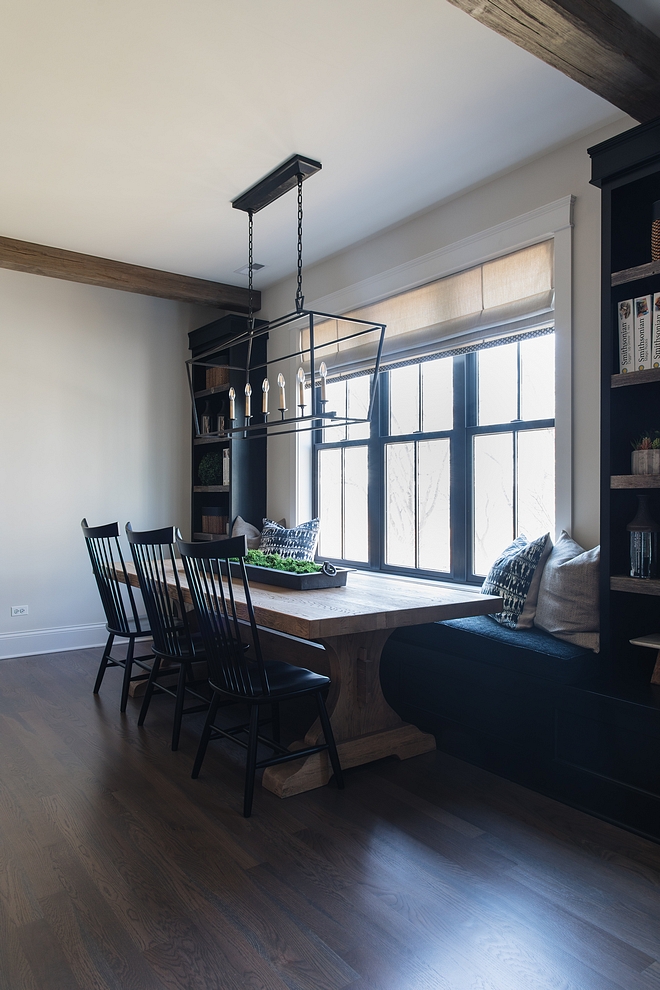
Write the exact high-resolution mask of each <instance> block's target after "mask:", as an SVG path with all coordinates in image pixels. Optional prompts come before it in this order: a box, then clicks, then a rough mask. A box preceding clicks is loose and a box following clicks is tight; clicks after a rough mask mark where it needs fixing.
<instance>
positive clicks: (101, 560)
mask: <svg viewBox="0 0 660 990" xmlns="http://www.w3.org/2000/svg"><path fill="white" fill-rule="evenodd" d="M80 525H81V527H82V531H83V536H84V537H85V543H86V544H87V550H88V552H89V558H90V560H91V562H92V572H93V574H94V577H95V579H96V584H97V587H98V589H99V594H100V596H101V603H102V605H103V611H104V612H105V618H106V622H107V624H108V628H109V629H112V630H113V631H114V632H117V633H119V634H124V635H128V634H129V633H130V632H138V633H140V632H141V631H142V627H141V626H140V617H139V615H138V610H137V608H136V606H135V598H134V595H133V589H132V587H131V586H130V584H129V583H128V575H127V573H126V564H125V563H124V557H123V555H122V552H121V546H120V543H119V524H118V523H116V522H114V523H108V525H107V526H88V525H87V520H86V519H83V520H82V522H81V523H80ZM118 570H119V571H121V572H123V575H124V582H125V583H122V582H121V581H120V580H119V578H118V576H117V571H118ZM131 619H132V620H133V622H134V624H135V628H134V629H133V630H132V629H131Z"/></svg>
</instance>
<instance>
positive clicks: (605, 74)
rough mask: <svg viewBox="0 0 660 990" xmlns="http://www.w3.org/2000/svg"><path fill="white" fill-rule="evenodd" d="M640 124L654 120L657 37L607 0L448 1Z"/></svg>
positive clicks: (659, 88)
mask: <svg viewBox="0 0 660 990" xmlns="http://www.w3.org/2000/svg"><path fill="white" fill-rule="evenodd" d="M449 2H450V3H453V4H454V6H455V7H460V9H461V10H464V11H465V12H466V13H468V14H470V16H471V17H474V18H476V20H478V21H481V23H482V24H485V25H486V26H487V27H489V28H492V29H493V31H497V33H498V34H501V35H503V36H504V37H505V38H508V39H509V41H513V42H514V43H515V44H516V45H519V46H520V47H521V48H524V49H526V51H528V52H531V53H532V55H536V56H537V58H540V59H542V60H543V61H544V62H547V63H548V65H552V66H554V68H555V69H559V70H560V71H561V72H564V73H565V74H566V75H567V76H570V77H571V79H575V81H576V82H579V83H581V84H582V85H583V86H586V88H587V89H590V90H591V91H592V92H593V93H597V94H598V96H602V97H603V98H604V99H605V100H608V101H609V102H610V103H613V104H614V106H615V107H619V108H620V109H621V110H625V112H626V113H628V114H630V116H631V117H634V118H635V120H639V121H641V122H642V123H644V122H645V121H647V120H653V119H654V118H655V117H658V116H660V38H658V37H657V36H656V35H655V34H653V32H652V31H649V29H648V28H646V27H644V25H642V24H640V23H639V21H636V20H634V18H632V17H631V16H630V15H629V14H627V13H626V12H625V10H622V9H621V7H617V5H616V4H615V3H613V2H612V0H449Z"/></svg>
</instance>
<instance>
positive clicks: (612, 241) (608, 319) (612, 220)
mask: <svg viewBox="0 0 660 990" xmlns="http://www.w3.org/2000/svg"><path fill="white" fill-rule="evenodd" d="M589 154H590V155H591V158H592V180H591V181H592V182H593V183H594V185H597V186H599V187H600V189H601V194H602V297H601V325H602V350H601V367H602V381H601V506H600V511H601V554H602V558H601V559H602V563H601V641H602V650H603V659H604V661H606V662H607V664H608V669H609V673H610V677H611V681H612V684H613V685H618V689H619V691H620V693H621V694H622V695H623V696H625V697H628V696H631V697H634V698H636V699H638V700H639V701H640V702H643V703H646V704H648V705H649V706H651V707H656V708H658V710H660V688H658V687H653V686H651V685H650V678H651V673H652V670H653V666H654V662H655V654H654V653H653V651H651V650H647V649H642V648H640V647H635V646H632V645H631V644H630V642H629V641H630V639H631V638H634V637H638V636H644V635H649V634H652V633H660V580H648V579H639V578H633V577H630V576H629V575H630V551H629V533H628V531H627V530H626V526H627V524H628V523H629V522H630V521H631V519H632V518H633V517H634V515H635V511H636V508H637V498H636V493H639V494H642V493H644V494H647V495H649V496H650V507H651V510H652V512H653V514H654V516H655V518H656V519H657V520H659V521H660V477H658V476H653V475H651V476H646V475H633V474H631V464H630V455H631V450H632V447H631V441H632V440H634V438H635V437H638V436H640V435H641V434H642V433H644V432H645V431H646V430H649V429H660V369H651V370H648V371H633V372H629V373H628V374H620V373H619V348H618V315H617V307H618V303H619V302H621V301H622V300H625V299H635V298H636V297H639V296H643V295H648V294H649V293H653V292H660V262H652V261H651V223H652V204H653V203H654V202H656V201H657V200H660V119H658V120H656V121H652V122H650V123H647V124H642V125H641V126H639V127H635V128H633V129H632V130H630V131H626V132H625V133H624V134H620V135H618V136H617V137H615V138H611V139H610V140H609V141H605V142H604V143H603V144H599V145H597V146H596V147H593V148H590V149H589Z"/></svg>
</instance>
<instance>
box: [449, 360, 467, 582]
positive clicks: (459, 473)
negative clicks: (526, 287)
mask: <svg viewBox="0 0 660 990" xmlns="http://www.w3.org/2000/svg"><path fill="white" fill-rule="evenodd" d="M466 365H467V360H466V356H465V355H462V356H460V357H455V358H454V368H453V384H454V424H453V425H454V429H453V431H452V435H451V439H450V442H449V462H450V472H451V473H450V477H449V526H450V540H451V547H450V551H451V575H452V577H453V579H454V580H455V581H465V580H466V577H467V568H468V546H467V526H466V523H467V519H468V515H469V513H468V504H467V491H468V489H467V470H468V466H467V460H468V457H467V448H466V433H465V426H466V409H467V405H466Z"/></svg>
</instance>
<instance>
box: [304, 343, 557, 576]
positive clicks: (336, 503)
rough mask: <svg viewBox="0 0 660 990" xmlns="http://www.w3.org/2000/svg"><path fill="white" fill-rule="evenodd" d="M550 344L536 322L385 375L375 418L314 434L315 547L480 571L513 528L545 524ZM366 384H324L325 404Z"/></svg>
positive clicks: (350, 404) (447, 571)
mask: <svg viewBox="0 0 660 990" xmlns="http://www.w3.org/2000/svg"><path fill="white" fill-rule="evenodd" d="M554 346H555V337H554V333H553V330H552V327H551V326H545V327H541V328H540V329H538V328H537V329H534V330H527V331H523V332H521V333H518V334H517V335H516V334H509V336H508V337H506V338H504V339H500V340H498V339H491V340H489V341H487V342H485V343H481V344H472V345H468V346H464V347H461V348H455V349H454V350H450V351H448V352H445V354H443V355H439V356H436V357H430V358H424V359H421V360H418V361H415V362H409V363H405V364H401V365H399V366H391V367H390V368H389V369H388V370H386V371H385V372H383V373H382V374H381V376H380V381H379V387H378V394H377V403H376V409H375V413H374V416H373V420H372V423H371V425H370V427H369V426H368V425H360V426H351V427H348V428H346V427H334V428H332V427H330V428H327V429H325V430H323V431H319V433H318V434H317V435H316V442H315V445H314V452H315V465H316V471H315V480H316V486H315V497H316V502H317V511H318V513H319V515H320V517H321V542H320V545H319V554H320V555H321V556H323V557H328V558H330V559H333V560H342V561H348V562H353V563H356V564H360V565H362V566H370V567H373V568H378V569H381V570H394V571H397V572H403V573H405V572H409V573H422V574H423V573H427V574H428V575H429V576H431V575H437V576H440V577H443V578H445V579H451V580H456V581H470V580H473V581H476V580H478V579H479V578H480V577H482V576H483V575H485V574H486V573H487V571H488V568H489V566H490V564H491V563H492V561H493V560H494V559H495V557H496V556H497V554H498V553H499V552H500V551H501V550H502V549H503V548H504V547H505V546H506V545H507V543H509V542H510V541H511V540H512V539H513V538H514V536H516V535H519V534H520V533H524V534H525V535H526V536H527V537H528V538H533V537H535V536H537V535H540V534H541V533H545V532H548V531H550V532H553V533H554V497H555V496H554V493H555V484H554V465H555V454H554V442H555V440H554V415H555V410H554V404H555V389H554ZM368 383H369V379H368V377H366V376H365V377H354V378H349V379H347V380H343V381H338V382H333V383H331V384H330V385H329V386H328V399H329V400H330V405H329V408H330V407H331V408H337V409H338V410H341V411H342V412H343V410H344V409H348V410H349V411H350V410H357V409H359V408H361V407H362V406H364V403H365V398H364V397H365V396H366V395H367V393H368ZM361 404H362V406H361Z"/></svg>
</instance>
